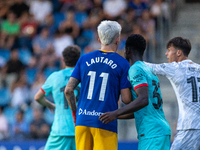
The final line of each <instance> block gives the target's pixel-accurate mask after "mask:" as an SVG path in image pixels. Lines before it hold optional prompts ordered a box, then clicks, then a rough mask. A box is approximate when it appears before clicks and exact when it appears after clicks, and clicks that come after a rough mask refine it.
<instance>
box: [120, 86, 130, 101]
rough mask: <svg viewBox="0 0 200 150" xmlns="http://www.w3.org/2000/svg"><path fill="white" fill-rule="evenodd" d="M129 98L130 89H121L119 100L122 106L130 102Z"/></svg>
mask: <svg viewBox="0 0 200 150" xmlns="http://www.w3.org/2000/svg"><path fill="white" fill-rule="evenodd" d="M131 98H132V96H131V90H130V88H125V89H121V99H122V102H123V103H124V104H129V103H130V102H131Z"/></svg>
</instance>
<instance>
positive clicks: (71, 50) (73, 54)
mask: <svg viewBox="0 0 200 150" xmlns="http://www.w3.org/2000/svg"><path fill="white" fill-rule="evenodd" d="M80 55H81V50H80V47H79V46H77V45H71V46H68V47H66V48H65V49H64V50H63V52H62V56H63V58H64V62H65V65H66V66H69V67H74V66H75V65H76V63H77V61H78V59H79V58H80Z"/></svg>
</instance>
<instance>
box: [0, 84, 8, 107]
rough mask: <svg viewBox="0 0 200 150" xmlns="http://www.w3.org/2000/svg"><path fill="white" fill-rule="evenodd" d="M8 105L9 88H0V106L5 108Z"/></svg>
mask: <svg viewBox="0 0 200 150" xmlns="http://www.w3.org/2000/svg"><path fill="white" fill-rule="evenodd" d="M9 103H10V90H9V88H7V87H5V88H0V106H6V105H8V104H9Z"/></svg>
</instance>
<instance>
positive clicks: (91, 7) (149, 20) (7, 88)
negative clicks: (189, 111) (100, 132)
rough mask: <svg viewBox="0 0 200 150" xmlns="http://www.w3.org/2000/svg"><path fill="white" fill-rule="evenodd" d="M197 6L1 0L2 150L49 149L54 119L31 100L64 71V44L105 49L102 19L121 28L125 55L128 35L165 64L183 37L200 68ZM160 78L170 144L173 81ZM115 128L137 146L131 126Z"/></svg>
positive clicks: (190, 2) (155, 0) (178, 1)
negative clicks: (174, 41)
mask: <svg viewBox="0 0 200 150" xmlns="http://www.w3.org/2000/svg"><path fill="white" fill-rule="evenodd" d="M199 8H200V0H0V141H1V142H0V150H1V149H3V150H5V149H12V148H11V147H9V146H10V145H14V144H12V143H9V142H11V141H15V142H16V141H19V142H22V145H23V144H25V145H26V144H28V145H29V146H30V145H31V144H32V147H29V148H27V149H31V150H35V149H39V148H38V147H42V146H44V144H45V141H46V139H47V137H48V135H49V132H50V127H51V124H52V122H53V114H51V113H50V111H49V110H48V109H46V108H45V107H42V106H40V105H39V104H37V103H36V102H34V95H35V94H36V92H37V91H38V90H39V89H40V87H41V86H42V84H43V83H44V81H45V79H46V78H47V77H48V76H49V75H50V74H51V73H52V72H53V71H57V70H59V69H61V68H62V65H63V64H62V62H61V56H62V55H61V53H62V50H63V49H64V48H65V47H66V46H69V45H72V44H77V45H78V46H80V47H81V50H82V54H85V53H88V52H91V51H94V50H96V49H99V48H100V44H99V42H98V37H97V31H96V30H97V26H98V24H99V23H100V22H101V21H102V20H115V21H118V22H119V23H120V24H121V26H122V34H121V43H120V45H119V49H118V53H119V54H120V55H122V56H123V53H124V45H125V40H126V38H127V36H129V35H130V34H132V33H137V34H141V35H143V36H144V37H145V39H146V40H147V49H146V52H145V57H144V59H145V61H149V62H153V63H162V62H167V59H166V57H165V51H166V47H165V45H166V43H167V41H168V40H169V39H170V38H173V37H175V36H183V37H184V38H188V39H190V41H191V43H192V52H191V54H190V57H189V58H190V59H192V60H194V61H195V62H197V63H199V53H200V52H199V51H198V49H199V48H200V42H199V40H200V34H199V32H200V30H199V29H200V9H199ZM159 78H160V82H161V92H162V95H163V103H164V105H163V107H164V112H165V116H166V119H167V120H168V122H169V124H170V126H171V129H172V141H173V137H174V135H175V134H176V121H177V117H178V107H177V101H176V97H175V94H174V91H173V89H172V86H171V85H170V83H169V81H168V80H167V79H166V78H164V77H161V76H159ZM47 99H49V100H50V101H53V100H52V97H51V96H49V97H47ZM123 105H124V104H123V103H121V102H119V106H120V107H122V106H123ZM118 125H119V126H118V131H119V134H118V137H119V143H120V142H121V143H123V142H124V143H125V144H126V145H127V144H130V143H134V142H135V143H136V144H137V133H136V129H135V123H134V120H119V121H118ZM27 140H28V141H29V142H28V141H27ZM24 141H27V142H24ZM30 141H37V144H35V143H34V142H33V143H32V142H30ZM23 142H24V143H23ZM36 145H39V146H38V147H34V146H36ZM22 147H23V146H22ZM19 148H21V147H19ZM132 148H133V147H132ZM21 149H23V148H21ZM119 149H120V146H119ZM122 149H124V148H122Z"/></svg>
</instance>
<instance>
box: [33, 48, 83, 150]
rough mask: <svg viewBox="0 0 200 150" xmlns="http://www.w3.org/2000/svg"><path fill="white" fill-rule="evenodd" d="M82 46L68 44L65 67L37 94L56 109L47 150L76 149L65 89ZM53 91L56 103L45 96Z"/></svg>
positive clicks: (50, 78)
mask: <svg viewBox="0 0 200 150" xmlns="http://www.w3.org/2000/svg"><path fill="white" fill-rule="evenodd" d="M80 54H81V51H80V48H79V47H78V46H76V45H72V46H68V47H66V48H65V49H64V51H63V52H62V55H63V61H64V63H65V69H62V70H60V71H56V72H54V73H52V74H51V75H50V76H49V77H48V78H47V80H46V82H45V83H44V84H43V86H42V88H41V89H40V90H39V91H38V92H37V94H36V95H35V100H36V101H37V102H38V103H40V104H41V105H43V106H46V107H48V108H49V109H50V110H54V109H55V116H54V122H53V124H52V128H51V133H50V135H49V138H48V140H47V143H46V145H45V150H54V149H58V150H75V149H76V145H75V128H74V123H73V118H72V113H71V110H70V107H69V105H68V102H67V100H66V98H65V95H64V90H65V86H66V84H67V82H68V81H69V78H70V76H71V74H72V72H73V70H74V67H75V65H76V63H77V61H78V59H79V57H80ZM79 91H80V86H77V88H76V89H75V92H76V95H77V96H76V98H77V100H78V97H79ZM50 93H52V95H53V99H54V102H55V105H54V104H53V103H51V102H50V101H48V100H47V99H46V98H45V96H46V95H49V94H50Z"/></svg>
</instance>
